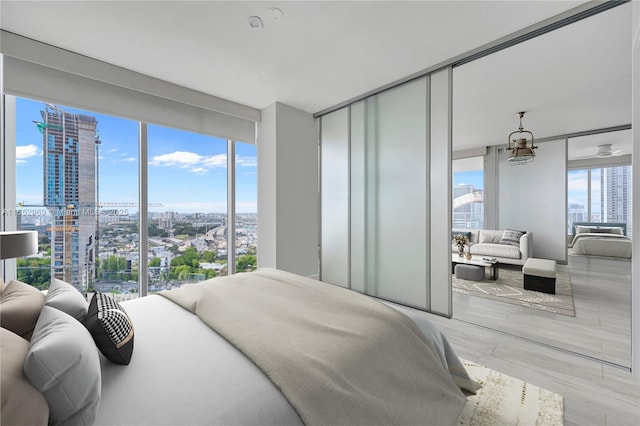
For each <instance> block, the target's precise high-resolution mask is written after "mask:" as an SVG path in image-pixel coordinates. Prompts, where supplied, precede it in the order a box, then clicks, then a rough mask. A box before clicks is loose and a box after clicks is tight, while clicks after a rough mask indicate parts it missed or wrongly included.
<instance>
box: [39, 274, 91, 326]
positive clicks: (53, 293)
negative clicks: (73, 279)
mask: <svg viewBox="0 0 640 426" xmlns="http://www.w3.org/2000/svg"><path fill="white" fill-rule="evenodd" d="M44 304H45V305H47V306H52V307H54V308H56V309H59V310H61V311H62V312H66V313H67V314H69V315H71V316H72V317H74V318H75V319H77V320H78V321H80V322H82V321H84V319H85V318H86V317H87V310H88V309H89V302H87V299H85V298H84V296H83V295H82V294H81V293H80V291H78V289H76V288H75V287H74V286H72V285H71V284H68V283H66V282H64V281H62V280H59V279H57V278H51V285H49V291H48V292H47V296H46V299H45V302H44Z"/></svg>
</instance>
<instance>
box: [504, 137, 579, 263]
mask: <svg viewBox="0 0 640 426" xmlns="http://www.w3.org/2000/svg"><path fill="white" fill-rule="evenodd" d="M538 146H539V148H538V149H537V150H536V158H535V160H534V161H533V162H532V163H529V164H525V165H520V166H511V165H509V164H508V162H507V159H506V155H505V153H504V150H502V151H501V152H500V155H499V157H498V224H499V227H498V228H499V229H504V228H512V229H518V230H523V231H527V232H531V233H532V235H533V257H538V258H544V259H555V260H557V261H561V262H566V260H567V239H566V234H567V230H566V226H567V225H566V224H567V219H566V217H567V205H566V204H567V202H566V199H567V197H566V194H567V155H566V154H567V145H566V142H565V141H564V140H561V141H552V142H546V143H541V144H538Z"/></svg>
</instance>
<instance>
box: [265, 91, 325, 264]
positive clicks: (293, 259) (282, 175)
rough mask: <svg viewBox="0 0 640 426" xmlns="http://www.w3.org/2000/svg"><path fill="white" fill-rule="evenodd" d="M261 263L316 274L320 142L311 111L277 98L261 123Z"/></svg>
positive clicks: (266, 111)
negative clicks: (300, 108) (280, 101)
mask: <svg viewBox="0 0 640 426" xmlns="http://www.w3.org/2000/svg"><path fill="white" fill-rule="evenodd" d="M257 146H258V232H259V242H258V266H259V267H273V268H278V269H282V270H285V271H289V272H293V273H296V274H300V275H304V276H317V274H318V141H317V131H316V124H315V120H314V118H313V116H312V115H311V114H309V113H306V112H304V111H300V110H298V109H295V108H292V107H289V106H287V105H284V104H281V103H275V104H273V105H270V106H268V107H267V108H265V109H263V110H262V122H261V123H260V124H259V126H258V140H257Z"/></svg>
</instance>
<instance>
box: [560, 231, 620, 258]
mask: <svg viewBox="0 0 640 426" xmlns="http://www.w3.org/2000/svg"><path fill="white" fill-rule="evenodd" d="M631 247H632V241H631V239H630V238H629V237H627V236H626V224H624V223H594V222H576V223H574V225H573V238H572V240H571V242H570V243H569V249H570V250H569V253H570V254H572V255H586V256H599V257H611V258H621V259H631V251H632V250H631Z"/></svg>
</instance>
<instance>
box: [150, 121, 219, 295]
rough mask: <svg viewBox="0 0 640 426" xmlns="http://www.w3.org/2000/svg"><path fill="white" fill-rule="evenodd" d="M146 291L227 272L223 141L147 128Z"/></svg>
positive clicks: (157, 128) (163, 128)
mask: <svg viewBox="0 0 640 426" xmlns="http://www.w3.org/2000/svg"><path fill="white" fill-rule="evenodd" d="M148 140H149V145H148V150H149V159H148V161H149V182H148V186H149V251H150V255H151V260H150V261H149V290H150V291H155V290H161V289H165V288H172V287H176V286H180V285H182V284H183V283H185V282H195V281H202V280H204V279H207V278H212V277H215V276H222V275H227V257H228V256H227V253H228V248H227V140H226V139H222V138H216V137H212V136H206V135H200V134H197V133H191V132H185V131H183V130H177V129H170V128H167V127H161V126H151V125H150V126H149V127H148Z"/></svg>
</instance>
